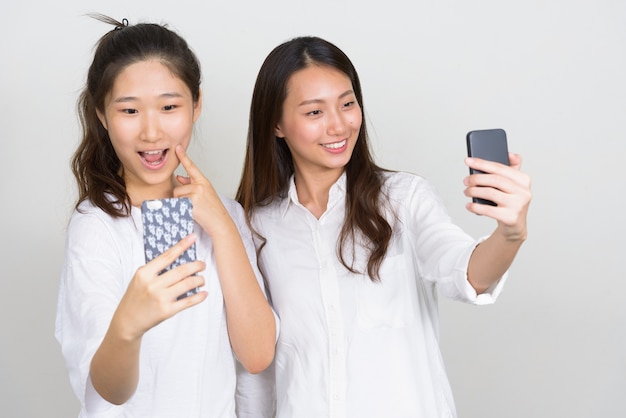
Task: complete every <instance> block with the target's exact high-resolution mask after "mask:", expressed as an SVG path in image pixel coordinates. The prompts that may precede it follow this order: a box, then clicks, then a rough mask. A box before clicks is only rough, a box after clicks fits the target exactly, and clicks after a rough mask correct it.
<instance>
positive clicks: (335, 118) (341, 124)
mask: <svg viewBox="0 0 626 418" xmlns="http://www.w3.org/2000/svg"><path fill="white" fill-rule="evenodd" d="M346 126H347V121H346V120H345V117H344V115H343V114H342V113H341V112H340V111H336V112H331V113H329V115H328V126H327V130H328V135H330V136H340V135H343V134H344V133H345V132H346Z"/></svg>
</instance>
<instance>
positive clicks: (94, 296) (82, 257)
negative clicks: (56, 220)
mask: <svg viewBox="0 0 626 418" xmlns="http://www.w3.org/2000/svg"><path fill="white" fill-rule="evenodd" d="M223 203H224V205H225V206H226V208H227V209H228V211H229V213H230V215H231V217H232V218H233V220H234V221H235V224H236V225H237V226H238V228H239V231H240V233H241V235H242V238H243V242H244V244H245V246H246V250H247V252H248V256H249V258H250V260H251V262H252V264H253V266H254V268H255V272H256V274H257V279H258V281H259V285H260V286H262V288H263V282H262V278H261V275H260V273H259V272H258V270H257V269H256V251H255V248H254V243H253V241H252V236H251V234H250V230H249V228H248V227H247V224H246V221H245V218H244V215H243V209H242V208H241V206H240V205H239V204H238V203H237V202H235V201H234V200H232V199H223ZM80 208H81V210H82V211H83V213H79V212H75V213H74V214H73V216H72V219H71V221H70V224H69V227H68V230H67V243H66V250H65V251H66V252H65V262H64V266H63V272H62V276H61V283H60V290H59V299H58V311H57V318H56V332H55V334H56V338H57V339H58V341H59V342H60V344H61V349H62V352H63V356H64V357H65V362H66V365H67V367H68V370H69V376H70V381H71V384H72V387H73V389H74V392H75V394H76V396H77V397H78V399H79V401H80V405H81V410H80V415H79V416H80V417H93V418H95V417H107V418H110V417H151V418H157V417H164V418H166V417H167V418H171V417H207V418H209V417H210V418H213V417H235V392H236V390H235V389H236V380H237V377H236V367H235V366H236V360H235V358H234V355H233V352H232V349H231V346H230V340H229V338H228V330H227V327H226V318H225V311H224V301H223V296H222V290H221V287H220V282H219V278H218V274H217V269H216V266H215V260H214V258H213V251H212V243H211V240H210V238H209V237H208V235H206V233H205V232H204V231H203V230H202V228H200V227H199V226H198V225H197V224H196V225H195V227H196V228H195V233H196V234H197V240H196V250H197V255H198V259H201V260H203V261H205V262H206V269H205V270H204V271H203V272H202V273H201V274H202V275H203V277H204V279H205V281H206V284H205V286H204V289H205V290H207V291H208V297H207V299H206V300H205V301H203V302H202V303H200V304H198V305H196V306H194V307H191V308H189V309H186V310H184V311H182V312H180V313H178V314H177V315H175V316H173V317H171V318H169V319H167V320H165V321H163V322H162V323H160V324H158V325H157V326H155V327H154V328H152V329H150V330H149V331H148V332H147V333H146V334H145V335H144V337H143V339H142V344H141V352H140V375H139V384H138V387H137V391H136V392H135V394H134V395H133V396H132V397H131V398H130V399H129V400H128V401H127V402H126V403H125V404H123V405H119V406H117V405H113V404H110V403H108V402H107V401H106V400H104V399H103V398H102V397H101V396H100V395H99V394H98V393H97V392H96V391H95V389H94V388H93V386H92V385H91V383H90V379H89V367H90V363H91V359H92V357H93V355H94V353H95V351H96V350H97V348H98V347H99V346H100V343H101V341H102V339H103V337H104V335H105V333H106V331H107V329H108V327H109V324H110V322H111V318H112V316H113V313H114V312H115V309H116V308H117V305H118V304H119V301H120V299H121V298H122V296H123V295H124V293H125V291H126V288H127V287H128V283H129V282H130V280H131V279H132V277H133V275H134V274H135V271H136V270H137V268H138V267H139V266H142V265H144V264H145V259H144V251H143V234H142V220H141V212H140V210H139V209H138V208H135V207H133V208H132V214H131V215H132V216H131V217H126V218H117V219H115V218H112V217H110V216H109V215H107V214H106V213H104V212H103V211H102V210H100V209H99V208H96V207H94V206H93V205H91V204H90V203H88V202H84V203H82V204H81V206H80ZM239 369H240V371H241V373H244V374H245V372H244V371H243V368H242V367H239Z"/></svg>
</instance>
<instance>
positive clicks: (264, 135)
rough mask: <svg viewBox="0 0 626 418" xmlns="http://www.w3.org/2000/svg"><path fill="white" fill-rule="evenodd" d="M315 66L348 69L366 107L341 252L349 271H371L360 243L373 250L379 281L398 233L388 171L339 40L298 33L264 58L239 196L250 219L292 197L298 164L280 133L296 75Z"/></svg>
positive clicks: (350, 174)
mask: <svg viewBox="0 0 626 418" xmlns="http://www.w3.org/2000/svg"><path fill="white" fill-rule="evenodd" d="M310 66H327V67H331V68H334V69H336V70H339V71H340V72H342V73H343V74H345V75H346V76H347V77H348V78H349V79H350V81H351V83H352V89H353V91H354V94H355V96H356V99H357V101H358V103H359V105H360V107H361V114H362V116H363V117H362V121H363V122H362V125H361V129H360V132H359V137H358V140H357V142H356V145H355V148H354V151H353V153H352V157H351V158H350V161H349V162H348V164H347V165H346V167H345V173H346V189H347V193H346V215H345V220H344V224H343V228H342V230H341V234H340V237H339V240H338V243H337V254H338V257H339V259H340V261H341V263H342V264H343V265H344V266H345V267H346V268H347V269H348V270H350V271H351V272H353V273H365V272H361V271H357V269H356V267H355V257H354V255H355V245H362V246H364V247H365V248H366V250H367V251H368V254H369V257H368V262H367V272H366V273H367V274H368V275H369V277H370V278H371V280H373V281H377V280H379V270H380V265H381V264H382V262H383V260H384V257H385V254H386V253H387V249H388V247H389V243H390V241H391V237H392V232H393V230H392V227H391V225H390V223H389V221H388V220H387V219H386V216H385V214H386V213H388V212H386V209H385V208H386V207H387V205H386V203H387V198H386V195H385V193H384V192H383V183H384V176H383V174H384V172H385V171H387V170H385V169H383V168H381V167H379V166H378V165H376V164H375V162H374V160H373V158H372V154H371V152H370V148H369V142H368V135H367V129H366V123H365V117H364V113H365V112H364V105H363V94H362V90H361V84H360V81H359V77H358V74H357V71H356V69H355V68H354V65H353V64H352V62H351V61H350V59H349V58H348V57H347V56H346V54H345V53H343V51H341V50H340V49H339V48H338V47H337V46H335V45H334V44H332V43H330V42H328V41H326V40H324V39H321V38H319V37H312V36H306V37H298V38H294V39H291V40H289V41H287V42H285V43H283V44H281V45H279V46H277V47H276V48H274V49H273V50H272V51H271V52H270V54H269V55H268V56H267V58H266V59H265V61H264V62H263V64H262V66H261V69H260V70H259V74H258V76H257V79H256V83H255V86H254V90H253V94H252V103H251V106H250V117H249V126H248V136H247V145H246V155H245V160H244V166H243V171H242V176H241V181H240V184H239V188H238V190H237V195H236V199H237V201H239V203H241V205H242V206H243V208H244V210H245V212H246V215H247V218H248V222H250V220H251V217H252V215H253V213H254V210H255V209H256V208H258V207H260V206H265V205H269V204H270V203H272V202H273V201H274V200H275V199H277V198H285V197H286V195H287V192H288V186H289V179H290V178H291V176H292V174H293V173H294V164H293V159H292V156H291V152H290V150H289V148H288V146H287V144H286V142H285V141H283V140H280V139H278V138H276V136H275V128H276V126H277V125H278V123H279V122H280V119H281V117H282V107H283V103H284V101H285V98H286V96H287V85H288V82H289V79H290V77H291V76H292V75H293V74H294V73H295V72H297V71H300V70H302V69H304V68H307V67H310ZM260 238H261V239H262V240H264V238H263V237H260ZM261 250H262V246H261Z"/></svg>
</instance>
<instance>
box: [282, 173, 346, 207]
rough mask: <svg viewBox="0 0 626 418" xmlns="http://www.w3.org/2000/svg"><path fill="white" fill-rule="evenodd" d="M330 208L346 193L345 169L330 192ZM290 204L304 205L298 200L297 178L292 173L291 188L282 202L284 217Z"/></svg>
mask: <svg viewBox="0 0 626 418" xmlns="http://www.w3.org/2000/svg"><path fill="white" fill-rule="evenodd" d="M328 194H329V195H328V207H327V209H326V210H327V211H328V209H330V208H331V207H333V206H335V204H337V202H339V201H341V200H342V199H343V198H344V197H345V195H346V172H345V171H344V172H343V173H342V174H341V176H339V178H338V179H337V181H336V182H335V184H333V185H332V186H331V187H330V191H329V193H328ZM290 205H296V206H302V205H301V204H300V201H299V200H298V191H297V190H296V180H295V177H294V175H293V174H292V175H291V178H290V179H289V189H288V192H287V198H286V199H283V201H282V202H281V204H280V214H281V216H282V217H284V216H285V214H286V213H287V210H288V209H289V206H290Z"/></svg>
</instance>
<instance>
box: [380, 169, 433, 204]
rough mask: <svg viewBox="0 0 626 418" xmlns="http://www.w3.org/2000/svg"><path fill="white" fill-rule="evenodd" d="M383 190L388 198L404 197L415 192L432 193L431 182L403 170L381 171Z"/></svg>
mask: <svg viewBox="0 0 626 418" xmlns="http://www.w3.org/2000/svg"><path fill="white" fill-rule="evenodd" d="M383 190H384V191H385V193H387V194H388V195H389V197H390V198H394V197H395V198H399V197H400V198H406V196H408V195H411V194H416V193H434V194H436V191H435V187H434V186H433V185H432V183H431V182H429V181H428V180H426V179H425V178H424V177H421V176H418V175H417V174H413V173H408V172H404V171H387V172H384V173H383Z"/></svg>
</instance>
